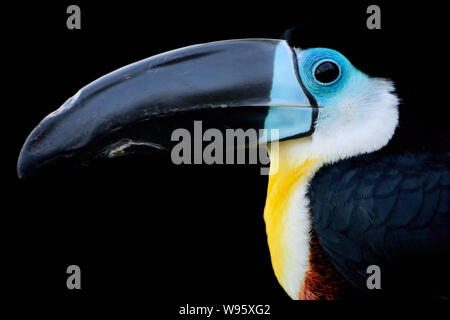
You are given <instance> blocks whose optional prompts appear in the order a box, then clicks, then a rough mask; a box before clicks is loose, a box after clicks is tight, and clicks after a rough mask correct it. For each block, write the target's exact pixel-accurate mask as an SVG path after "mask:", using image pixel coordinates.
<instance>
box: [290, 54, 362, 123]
mask: <svg viewBox="0 0 450 320" xmlns="http://www.w3.org/2000/svg"><path fill="white" fill-rule="evenodd" d="M296 54H297V59H298V64H299V73H300V77H301V78H302V81H303V84H304V85H305V87H306V89H307V90H308V91H309V92H310V93H311V94H312V95H313V96H314V97H315V98H316V100H317V103H318V105H319V107H325V108H326V107H333V106H335V105H338V103H339V101H342V100H343V99H345V98H346V97H350V96H352V95H354V94H355V93H357V92H358V91H360V90H362V89H363V88H364V86H366V85H367V83H368V77H367V75H365V74H364V73H362V72H361V71H359V70H358V69H356V68H355V67H354V66H353V65H352V64H351V63H350V61H348V60H347V58H345V57H344V56H343V55H342V54H340V53H339V52H337V51H335V50H332V49H326V48H313V49H306V50H298V49H296ZM323 60H331V61H334V62H335V63H336V64H337V65H338V66H339V67H340V70H341V75H340V78H339V79H338V80H337V81H336V82H334V83H332V84H321V83H319V82H318V81H317V80H316V79H315V78H314V67H315V66H317V65H318V64H320V62H321V61H323ZM319 115H320V111H319Z"/></svg>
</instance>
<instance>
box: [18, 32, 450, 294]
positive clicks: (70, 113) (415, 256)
mask: <svg viewBox="0 0 450 320" xmlns="http://www.w3.org/2000/svg"><path fill="white" fill-rule="evenodd" d="M368 63H370V62H368ZM399 101H400V98H399V97H398V96H397V94H396V93H395V88H394V83H393V82H392V81H391V80H389V79H385V78H376V77H371V76H369V75H367V74H365V73H363V72H362V71H360V70H358V69H357V68H356V67H355V66H353V65H352V63H351V62H350V61H349V60H348V59H347V58H346V57H345V56H344V55H342V54H341V53H340V52H338V51H335V50H333V49H327V48H320V47H318V48H307V49H301V48H295V47H291V46H290V45H289V43H288V42H287V41H285V40H279V39H241V40H228V41H219V42H212V43H206V44H200V45H192V46H189V47H185V48H181V49H178V50H173V51H170V52H166V53H162V54H159V55H156V56H153V57H150V58H147V59H144V60H141V61H138V62H136V63H133V64H130V65H128V66H125V67H123V68H121V69H118V70H116V71H114V72H111V73H109V74H107V75H105V76H103V77H101V78H99V79H98V80H96V81H94V82H92V83H90V84H88V85H87V86H85V87H84V88H82V89H81V90H79V91H78V92H77V93H76V94H75V95H74V96H73V97H71V98H69V99H68V100H67V101H66V102H65V103H64V104H63V105H62V106H61V107H60V108H59V109H57V110H56V111H54V112H53V113H51V114H49V115H48V116H47V117H45V118H44V119H43V120H42V122H40V123H39V124H38V126H37V127H36V128H35V129H34V130H33V131H32V132H31V134H30V135H29V137H28V138H27V139H26V141H25V144H24V146H23V148H22V150H21V152H20V155H19V159H18V164H17V172H18V176H19V177H20V178H26V177H29V176H32V175H34V174H35V173H37V172H45V170H44V169H45V168H47V167H51V165H53V164H55V163H64V162H69V161H72V162H86V161H89V160H92V159H97V158H104V157H110V156H114V155H117V154H126V153H131V152H141V151H143V152H145V151H147V150H151V149H155V148H156V149H164V148H166V149H169V148H170V147H171V146H172V145H173V142H172V141H171V133H172V132H173V130H174V129H175V128H179V127H183V126H187V125H188V124H187V123H186V122H187V121H188V120H187V119H192V118H193V117H192V116H191V115H192V114H196V116H197V115H198V116H200V115H201V116H202V117H203V118H202V119H201V120H205V121H208V120H210V121H211V126H219V125H220V126H222V127H235V128H240V127H245V128H255V129H267V130H269V129H276V130H278V132H279V135H278V137H277V141H275V140H273V138H269V141H268V142H269V143H272V144H273V143H275V142H277V143H278V144H279V148H278V152H277V155H276V157H275V156H274V155H273V154H270V156H271V169H272V168H277V170H273V171H272V172H271V174H270V176H269V182H268V188H267V199H266V205H265V209H264V220H265V223H266V233H267V241H268V246H269V249H270V257H271V262H272V266H273V269H274V273H275V276H276V278H277V279H278V282H279V283H280V285H281V286H282V287H283V288H284V290H285V291H286V293H287V294H288V295H289V296H290V297H291V298H292V299H312V300H316V299H340V298H346V297H356V298H361V297H375V298H380V297H381V298H383V297H399V296H402V297H404V296H411V297H433V298H447V297H448V295H447V291H446V290H447V279H448V276H447V272H448V262H447V255H448V249H449V238H448V229H449V204H450V201H449V184H450V171H449V169H448V163H449V160H450V154H449V153H448V140H446V141H443V142H442V144H441V145H442V146H443V147H442V148H440V149H437V150H433V151H421V152H408V151H402V152H395V148H390V145H392V144H394V145H395V142H393V141H395V137H396V136H397V135H398V131H399V130H401V128H399V127H398V123H399V116H400V117H401V116H402V115H401V114H400V115H399V108H398V105H399ZM199 111H205V112H204V113H198V112H199ZM196 116H194V118H195V117H196ZM401 136H402V137H404V136H405V135H404V134H402V135H401ZM271 139H272V140H271ZM269 152H272V151H271V150H270V148H269ZM375 273H379V274H378V275H375ZM375 276H377V277H378V278H376V277H375ZM377 279H378V280H377ZM373 281H375V282H376V281H381V282H380V283H378V284H377V285H375V286H374V285H373V283H372V282H373Z"/></svg>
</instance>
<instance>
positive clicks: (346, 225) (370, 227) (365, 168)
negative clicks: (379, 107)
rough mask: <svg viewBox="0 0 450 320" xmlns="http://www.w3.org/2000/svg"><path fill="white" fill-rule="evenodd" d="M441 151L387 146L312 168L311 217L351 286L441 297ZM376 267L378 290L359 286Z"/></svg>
mask: <svg viewBox="0 0 450 320" xmlns="http://www.w3.org/2000/svg"><path fill="white" fill-rule="evenodd" d="M449 162H450V153H449V152H406V151H402V152H399V153H397V154H395V153H392V150H390V149H389V148H387V149H386V150H381V151H379V152H375V153H373V154H368V155H363V156H359V157H356V158H351V159H348V160H344V161H340V162H338V163H335V164H332V165H328V166H325V167H324V168H322V169H320V170H319V172H318V173H317V174H316V175H315V177H314V178H313V180H312V182H311V188H310V191H309V198H310V200H311V215H312V218H313V223H314V228H315V230H316V232H317V234H318V237H319V241H320V243H321V245H322V247H323V248H324V250H325V252H326V253H327V254H328V256H329V257H330V259H331V260H332V262H333V264H334V265H335V266H336V268H337V269H338V270H339V271H340V272H341V273H342V274H343V275H344V276H345V277H346V279H347V280H349V281H350V282H351V283H352V284H353V285H354V286H356V287H358V288H359V289H361V290H363V291H365V292H367V293H369V292H370V293H371V294H375V295H376V294H382V295H383V296H384V297H386V295H398V294H401V296H403V297H404V296H405V295H413V296H418V297H421V296H432V297H437V296H448V295H447V292H446V287H447V279H448V276H447V275H446V272H447V270H448V261H447V255H448V250H449V239H448V229H449V205H450V170H449V168H448V163H449ZM374 264H375V265H378V266H379V267H380V269H381V275H382V290H379V291H378V290H375V291H369V290H368V289H367V286H366V280H367V277H368V275H369V274H368V273H367V272H366V270H367V267H368V266H369V265H374Z"/></svg>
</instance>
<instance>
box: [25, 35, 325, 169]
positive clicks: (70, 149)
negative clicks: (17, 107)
mask: <svg viewBox="0 0 450 320" xmlns="http://www.w3.org/2000/svg"><path fill="white" fill-rule="evenodd" d="M313 100H314V98H312V97H311V95H310V94H309V93H308V92H305V91H304V89H303V86H302V83H301V79H300V77H299V73H298V66H297V59H296V56H295V53H294V51H293V50H292V49H291V48H290V47H289V46H288V44H287V43H286V42H285V41H282V40H270V39H249V40H230V41H221V42H214V43H208V44H203V45H195V46H190V47H186V48H182V49H179V50H174V51H170V52H167V53H163V54H160V55H157V56H154V57H150V58H148V59H145V60H142V61H139V62H136V63H134V64H131V65H128V66H126V67H123V68H121V69H119V70H116V71H114V72H112V73H110V74H107V75H105V76H103V77H102V78H100V79H98V80H96V81H94V82H92V83H90V84H89V85H87V86H86V87H84V88H82V89H81V90H80V91H79V92H78V93H77V94H75V95H74V96H73V97H72V98H70V99H68V100H67V101H66V102H65V103H64V104H63V105H62V106H61V107H60V108H59V109H58V110H56V111H55V112H53V113H51V114H50V115H48V116H47V117H46V118H45V119H44V120H42V122H41V123H40V124H39V125H38V126H37V127H36V128H35V129H34V130H33V132H32V133H31V134H30V136H29V137H28V138H27V140H26V141H25V144H24V146H23V148H22V150H21V152H20V156H19V161H18V166H17V171H18V175H19V177H26V176H29V175H31V174H32V173H33V172H35V171H37V170H38V169H40V168H42V167H45V166H47V165H48V164H50V163H53V162H56V161H57V160H58V159H66V158H72V159H77V161H86V160H89V159H92V158H95V157H98V156H99V155H111V150H118V148H119V149H120V150H123V149H124V148H126V147H130V146H134V147H135V148H138V149H139V148H149V147H153V148H167V147H170V140H171V139H170V137H171V133H172V131H173V130H174V129H176V128H182V127H186V126H189V125H191V126H192V123H191V124H189V121H192V120H204V121H210V124H209V126H223V127H231V128H243V129H245V128H255V129H263V128H265V129H279V130H280V133H279V138H280V139H289V138H292V137H298V136H304V135H309V134H311V133H312V131H313V123H314V120H315V116H316V113H317V108H316V105H315V102H314V101H313ZM121 146H122V147H123V148H121Z"/></svg>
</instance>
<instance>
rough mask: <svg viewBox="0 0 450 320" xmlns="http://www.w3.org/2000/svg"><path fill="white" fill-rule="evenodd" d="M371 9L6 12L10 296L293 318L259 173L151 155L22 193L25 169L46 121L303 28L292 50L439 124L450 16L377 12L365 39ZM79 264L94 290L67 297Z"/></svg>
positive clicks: (6, 269) (32, 6)
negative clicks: (340, 60) (180, 59)
mask: <svg viewBox="0 0 450 320" xmlns="http://www.w3.org/2000/svg"><path fill="white" fill-rule="evenodd" d="M70 4H78V5H79V6H80V7H81V20H82V22H81V23H82V28H81V30H68V29H67V28H66V19H67V17H68V15H67V14H66V8H67V6H68V5H70ZM369 4H372V3H371V2H366V3H364V2H363V3H359V4H345V5H344V4H342V5H337V4H334V5H331V4H327V3H325V2H322V1H320V2H318V1H316V2H315V3H311V2H306V1H303V2H302V1H295V2H293V1H273V2H271V3H263V2H261V1H259V2H254V3H251V2H248V3H245V2H244V1H239V2H230V1H226V2H208V3H203V4H202V3H194V2H184V3H176V2H172V1H165V2H156V1H147V2H135V3H134V2H131V1H127V2H119V3H114V4H112V3H107V2H105V3H101V2H96V3H95V4H94V3H92V2H87V1H75V2H73V3H72V2H66V1H61V2H60V3H54V4H50V3H41V2H39V3H37V2H33V3H31V2H30V3H17V4H15V5H8V6H4V8H3V10H2V11H3V12H2V13H3V14H2V42H3V44H4V45H3V46H2V47H3V48H2V51H3V53H4V58H3V63H2V69H3V77H2V78H3V85H2V87H3V90H2V96H3V103H2V123H3V125H2V126H1V135H2V151H1V152H2V185H3V187H4V188H3V191H2V193H1V198H2V199H1V200H2V209H1V214H0V241H1V252H2V253H1V256H2V258H1V275H2V280H1V286H0V292H1V294H2V296H6V297H30V298H42V297H52V298H73V297H75V298H82V297H86V298H103V297H107V298H108V297H111V298H121V297H142V298H152V299H158V300H160V299H161V300H165V299H174V300H175V301H176V303H174V304H173V305H172V307H173V308H172V311H171V312H173V311H174V310H175V309H174V308H176V306H177V305H178V304H180V305H182V304H183V303H187V302H189V301H207V302H211V303H225V302H227V301H246V302H250V301H252V302H255V303H267V302H271V303H278V304H283V303H285V304H289V303H290V302H289V298H288V296H287V295H286V294H285V293H284V291H283V290H282V288H281V287H280V286H279V285H278V282H277V280H276V278H275V276H274V274H273V271H272V268H271V264H270V257H269V251H268V248H267V244H266V235H265V225H264V222H263V218H262V214H263V209H264V203H265V196H266V184H267V177H265V176H261V175H259V167H258V166H251V165H245V166H244V165H234V166H206V165H202V166H199V165H191V166H188V165H185V166H175V165H173V164H171V162H170V157H169V155H168V154H161V155H156V156H152V157H150V156H145V155H141V156H130V157H125V158H118V159H114V160H109V161H99V162H96V163H93V164H91V165H90V166H88V167H82V168H74V169H68V170H66V171H64V172H58V174H54V175H48V176H45V177H41V178H39V179H30V180H28V181H20V180H19V179H18V178H17V177H16V161H17V157H18V154H19V151H20V148H21V147H22V144H23V142H24V141H25V139H26V137H27V135H28V134H29V133H30V132H31V130H32V129H33V128H34V127H35V126H36V125H37V124H38V122H39V121H40V120H41V119H42V118H43V117H44V116H45V115H47V114H48V113H49V112H51V111H53V110H55V109H56V108H57V107H59V106H60V105H61V104H62V103H63V102H64V101H65V100H66V99H67V98H68V97H70V96H72V95H73V94H74V93H75V92H77V91H78V89H80V88H81V87H82V86H84V85H86V84H88V83H89V82H91V81H93V80H95V79H96V78H98V77H100V76H102V75H104V74H106V73H108V72H110V71H113V70H115V69H117V68H119V67H122V66H124V65H126V64H129V63H132V62H134V61H137V60H140V59H143V58H146V57H148V56H152V55H154V54H157V53H161V52H164V51H168V50H171V49H176V48H179V47H183V46H187V45H191V44H197V43H203V42H210V41H216V40H225V39H233V38H280V37H281V36H282V34H283V32H284V31H285V30H287V29H289V28H291V27H293V26H297V29H295V30H294V31H293V32H292V44H293V45H296V46H300V47H302V48H307V47H315V46H322V47H330V48H333V49H337V50H339V51H341V52H342V53H343V54H344V55H346V56H347V57H348V58H349V60H350V61H352V63H353V64H354V65H355V66H356V67H358V68H359V69H361V70H362V71H365V72H367V73H369V74H370V75H372V76H381V77H387V78H391V79H394V81H395V82H396V84H397V88H398V93H399V95H400V97H401V98H402V100H403V105H406V106H408V104H409V105H413V107H410V108H415V109H416V110H423V114H428V115H429V114H433V115H434V114H435V113H434V112H436V107H438V106H439V105H441V107H440V108H445V107H444V106H443V105H442V101H439V99H438V97H437V94H436V91H437V89H436V87H435V83H436V82H439V81H438V80H437V79H436V78H435V77H434V72H435V71H440V70H441V66H442V63H445V62H443V59H444V57H445V56H446V55H447V53H441V51H440V50H439V49H438V44H439V43H440V42H441V41H444V40H443V39H444V35H443V33H444V32H443V29H440V27H439V25H438V23H439V22H440V20H439V18H438V17H437V13H438V12H439V11H440V10H442V9H441V8H439V7H433V6H429V7H424V5H422V6H418V5H415V4H410V3H409V2H408V3H403V4H400V3H399V4H397V5H395V6H394V5H393V4H385V3H380V2H378V3H377V4H379V5H380V7H381V13H382V18H381V19H382V22H381V23H382V29H381V30H368V29H367V28H366V19H367V17H368V14H366V8H367V6H368V5H369ZM441 37H442V38H441ZM445 41H446V40H445ZM438 112H439V111H438ZM417 116H420V112H418V113H417ZM438 118H439V117H438ZM442 118H444V117H442ZM436 121H437V123H436V122H435V123H433V125H430V124H425V126H426V130H433V127H434V126H435V125H439V121H440V120H439V119H436ZM441 121H442V120H441ZM71 264H77V265H79V266H80V267H81V270H82V290H79V291H76V290H75V291H69V290H67V288H66V277H67V274H66V268H67V266H69V265H71ZM289 305H290V306H291V308H293V307H292V304H289ZM295 308H297V306H296V307H295Z"/></svg>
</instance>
